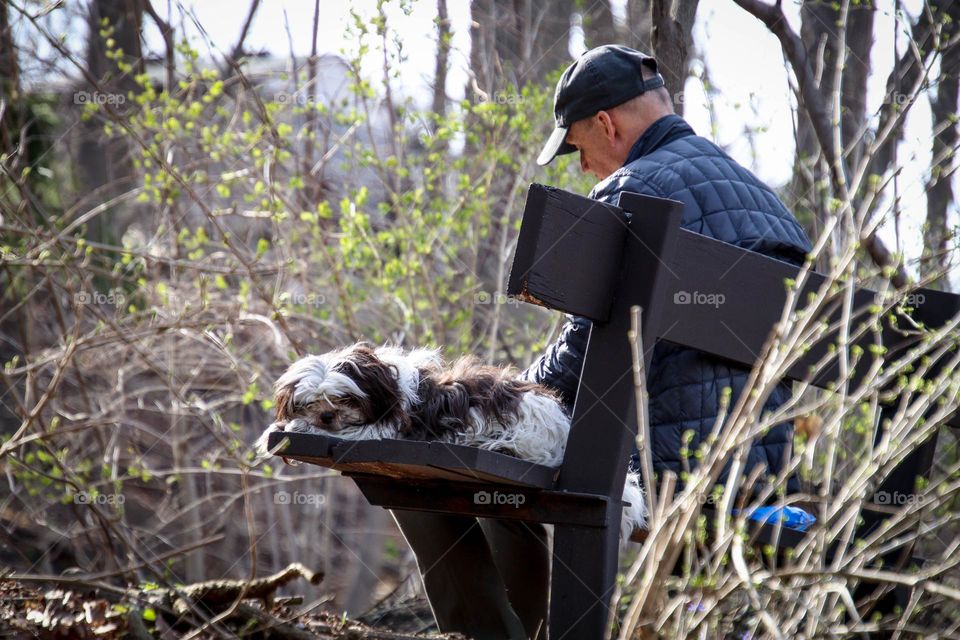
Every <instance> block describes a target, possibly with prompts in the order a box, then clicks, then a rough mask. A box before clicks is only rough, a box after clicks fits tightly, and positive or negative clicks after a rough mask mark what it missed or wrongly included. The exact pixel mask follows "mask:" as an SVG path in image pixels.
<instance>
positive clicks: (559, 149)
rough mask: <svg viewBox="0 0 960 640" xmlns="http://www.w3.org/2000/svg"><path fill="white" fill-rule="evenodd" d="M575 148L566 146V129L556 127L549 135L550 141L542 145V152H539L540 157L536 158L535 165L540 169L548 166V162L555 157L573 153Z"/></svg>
mask: <svg viewBox="0 0 960 640" xmlns="http://www.w3.org/2000/svg"><path fill="white" fill-rule="evenodd" d="M576 150H577V148H576V147H575V146H573V145H571V144H567V128H566V127H557V128H556V129H554V130H553V133H551V134H550V139H548V140H547V144H545V145H543V151H541V152H540V156H539V157H538V158H537V164H538V165H540V166H541V167H542V166H543V165H546V164H550V161H551V160H553V159H554V158H555V157H557V156H562V155H564V154H566V153H573V152H574V151H576Z"/></svg>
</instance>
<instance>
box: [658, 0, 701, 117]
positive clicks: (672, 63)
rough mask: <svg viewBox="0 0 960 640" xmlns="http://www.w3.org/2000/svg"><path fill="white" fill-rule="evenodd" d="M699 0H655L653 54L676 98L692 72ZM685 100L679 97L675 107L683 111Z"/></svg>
mask: <svg viewBox="0 0 960 640" xmlns="http://www.w3.org/2000/svg"><path fill="white" fill-rule="evenodd" d="M698 3H699V0H685V1H683V2H676V3H675V4H674V2H673V1H672V0H653V4H652V9H651V14H652V23H653V56H654V57H655V58H656V59H657V66H658V67H659V69H660V74H661V75H662V76H663V80H664V82H665V84H666V86H667V91H669V92H670V95H671V96H674V97H675V98H676V97H678V96H682V92H683V85H684V83H685V82H686V80H687V75H688V73H689V57H690V50H691V48H692V47H693V39H692V35H691V34H692V31H693V22H694V20H695V19H696V16H697V4H698ZM683 102H684V101H683V100H682V99H679V100H678V99H675V100H674V108H675V109H676V111H677V113H679V114H680V115H683Z"/></svg>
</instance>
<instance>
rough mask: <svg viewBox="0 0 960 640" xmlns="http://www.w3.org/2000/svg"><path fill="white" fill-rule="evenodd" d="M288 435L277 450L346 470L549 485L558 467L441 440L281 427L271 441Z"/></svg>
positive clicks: (471, 480)
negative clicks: (350, 436)
mask: <svg viewBox="0 0 960 640" xmlns="http://www.w3.org/2000/svg"><path fill="white" fill-rule="evenodd" d="M285 438H286V439H289V441H290V442H289V445H287V447H286V448H284V449H283V450H282V451H279V452H278V455H282V456H284V457H286V458H291V459H294V460H300V461H302V462H309V463H311V464H317V465H321V466H324V467H329V468H331V469H335V470H338V471H341V472H343V473H367V474H382V475H385V476H389V477H393V478H420V479H443V480H449V481H454V482H487V483H498V484H506V485H514V486H519V487H533V488H540V489H544V488H548V487H552V486H553V484H554V481H555V480H556V476H557V473H558V472H559V470H558V469H555V468H553V467H547V466H544V465H539V464H533V463H532V462H527V461H525V460H520V459H519V458H514V457H512V456H508V455H506V454H503V453H496V452H493V451H485V450H482V449H476V448H474V447H465V446H462V445H452V444H442V443H437V442H412V441H409V440H344V439H343V438H337V437H336V436H327V435H320V434H312V433H282V432H276V433H272V434H270V438H269V442H268V446H269V447H270V449H273V448H274V447H277V446H279V445H280V443H281V442H282V441H283V440H284V439H285Z"/></svg>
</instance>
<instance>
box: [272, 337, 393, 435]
mask: <svg viewBox="0 0 960 640" xmlns="http://www.w3.org/2000/svg"><path fill="white" fill-rule="evenodd" d="M275 402H276V408H277V415H276V421H277V423H282V424H289V423H293V422H299V423H305V424H304V426H309V427H313V429H317V430H321V431H326V432H329V433H333V434H336V433H337V432H338V431H342V430H343V429H346V428H349V427H359V426H364V425H371V424H376V423H380V422H390V421H393V420H396V419H397V417H398V414H399V413H400V411H401V393H400V388H399V385H398V382H397V369H396V367H395V366H393V365H391V364H389V363H387V362H384V361H383V360H381V359H380V358H379V357H377V354H376V351H375V350H374V349H373V348H371V346H370V345H368V344H366V343H363V342H361V343H358V344H355V345H353V346H352V347H349V348H347V349H342V350H340V351H334V352H331V353H327V354H324V355H322V356H307V357H306V358H302V359H301V360H298V361H297V362H295V363H294V364H293V365H292V366H291V367H290V368H289V369H287V371H286V372H285V373H284V374H283V375H282V376H280V379H279V380H277V384H276V397H275ZM288 430H290V429H288ZM293 430H301V429H296V428H294V429H293ZM304 430H305V429H304Z"/></svg>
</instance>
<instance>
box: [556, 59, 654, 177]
mask: <svg viewBox="0 0 960 640" xmlns="http://www.w3.org/2000/svg"><path fill="white" fill-rule="evenodd" d="M643 67H647V68H648V69H651V70H652V71H654V73H656V75H655V76H654V77H652V78H648V79H647V80H644V79H643ZM662 86H663V76H661V75H660V74H659V73H657V61H656V60H654V59H653V58H652V57H650V56H648V55H646V54H644V53H640V52H639V51H636V50H634V49H631V48H629V47H624V46H621V45H617V44H605V45H603V46H602V47H596V48H595V49H590V50H589V51H586V52H584V53H583V55H581V56H580V57H579V58H578V59H577V60H576V61H574V63H573V64H571V65H570V66H569V67H567V70H566V71H564V72H563V75H562V76H561V77H560V81H559V82H558V83H557V91H556V93H555V94H554V97H553V115H554V118H555V119H556V129H554V130H553V133H552V134H551V135H550V139H549V140H547V144H545V145H544V147H543V151H541V152H540V156H539V157H538V158H537V164H539V165H545V164H549V163H550V161H551V160H553V159H554V157H556V156H560V155H563V154H565V153H573V152H574V151H576V150H577V149H576V147H574V146H573V145H569V144H567V130H568V129H569V128H570V125H571V124H573V123H574V122H576V121H577V120H583V119H584V118H589V117H590V116H592V115H593V114H595V113H597V112H598V111H603V110H604V109H612V108H614V107H615V106H617V105H620V104H623V103H624V102H626V101H627V100H630V99H631V98H635V97H637V96H638V95H640V94H641V93H644V92H645V91H650V90H651V89H658V88H660V87H662Z"/></svg>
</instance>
